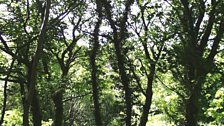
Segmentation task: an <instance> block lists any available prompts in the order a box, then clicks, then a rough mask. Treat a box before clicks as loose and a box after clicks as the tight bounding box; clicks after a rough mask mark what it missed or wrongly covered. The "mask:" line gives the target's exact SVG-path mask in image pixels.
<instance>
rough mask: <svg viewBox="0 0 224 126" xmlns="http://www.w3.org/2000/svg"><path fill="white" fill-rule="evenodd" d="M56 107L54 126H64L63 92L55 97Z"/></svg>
mask: <svg viewBox="0 0 224 126" xmlns="http://www.w3.org/2000/svg"><path fill="white" fill-rule="evenodd" d="M53 101H54V105H55V120H54V126H63V91H62V90H59V91H57V92H56V93H55V94H54V95H53Z"/></svg>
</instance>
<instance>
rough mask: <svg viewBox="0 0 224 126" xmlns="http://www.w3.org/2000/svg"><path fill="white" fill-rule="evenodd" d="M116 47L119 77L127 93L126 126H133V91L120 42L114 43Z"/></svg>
mask: <svg viewBox="0 0 224 126" xmlns="http://www.w3.org/2000/svg"><path fill="white" fill-rule="evenodd" d="M114 46H115V52H116V56H117V61H118V69H119V75H120V78H121V82H122V84H123V86H124V92H125V106H126V110H125V111H126V118H125V122H126V126H131V115H132V98H131V90H130V85H129V80H128V77H127V73H126V71H125V65H124V58H123V56H122V53H121V47H120V42H116V39H115V42H114Z"/></svg>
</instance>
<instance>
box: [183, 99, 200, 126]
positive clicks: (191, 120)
mask: <svg viewBox="0 0 224 126" xmlns="http://www.w3.org/2000/svg"><path fill="white" fill-rule="evenodd" d="M197 100H198V99H196V97H195V96H194V95H191V96H190V98H189V99H188V101H187V105H186V115H185V118H186V126H197V114H198V107H197V105H196V101H197Z"/></svg>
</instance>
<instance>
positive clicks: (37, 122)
mask: <svg viewBox="0 0 224 126" xmlns="http://www.w3.org/2000/svg"><path fill="white" fill-rule="evenodd" d="M31 112H32V115H33V125H34V126H41V121H42V113H41V107H40V100H39V98H38V95H37V92H36V90H34V94H33V100H32V104H31Z"/></svg>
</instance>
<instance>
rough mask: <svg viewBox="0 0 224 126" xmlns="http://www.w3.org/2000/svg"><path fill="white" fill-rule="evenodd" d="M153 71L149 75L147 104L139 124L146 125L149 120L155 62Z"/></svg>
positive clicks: (140, 125)
mask: <svg viewBox="0 0 224 126" xmlns="http://www.w3.org/2000/svg"><path fill="white" fill-rule="evenodd" d="M151 67H152V68H151V71H150V75H149V77H148V84H147V89H146V99H145V104H144V106H143V112H142V115H141V120H140V124H139V126H146V123H147V121H148V115H149V110H150V107H151V104H152V95H153V91H152V84H153V79H154V75H155V64H152V66H151Z"/></svg>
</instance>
